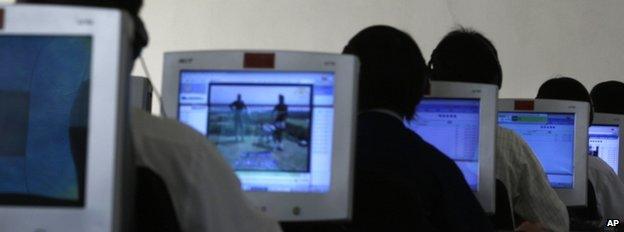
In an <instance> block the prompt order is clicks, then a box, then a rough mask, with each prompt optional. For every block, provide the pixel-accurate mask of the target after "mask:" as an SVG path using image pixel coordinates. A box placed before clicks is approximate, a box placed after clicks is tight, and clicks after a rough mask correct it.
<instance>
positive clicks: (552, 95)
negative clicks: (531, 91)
mask: <svg viewBox="0 0 624 232" xmlns="http://www.w3.org/2000/svg"><path fill="white" fill-rule="evenodd" d="M535 98H537V99H555V100H569V101H581V102H587V103H589V106H590V107H589V109H590V110H589V120H590V122H591V121H592V120H593V118H594V114H593V110H592V101H591V97H589V91H587V88H585V86H584V85H583V84H582V83H581V82H579V81H577V80H576V79H574V78H571V77H556V78H552V79H550V80H547V81H546V82H544V83H543V84H542V86H540V88H539V90H538V91H537V96H536V97H535Z"/></svg>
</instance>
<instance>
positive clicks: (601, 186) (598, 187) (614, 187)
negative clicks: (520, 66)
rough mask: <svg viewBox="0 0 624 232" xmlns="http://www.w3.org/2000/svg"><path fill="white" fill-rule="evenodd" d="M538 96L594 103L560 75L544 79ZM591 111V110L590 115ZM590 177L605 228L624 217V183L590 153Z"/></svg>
mask: <svg viewBox="0 0 624 232" xmlns="http://www.w3.org/2000/svg"><path fill="white" fill-rule="evenodd" d="M536 98H537V99H557V100H570V101H582V102H588V103H590V105H591V104H592V102H591V97H590V96H589V92H588V91H587V89H586V88H585V86H583V84H581V83H580V82H579V81H577V80H575V79H572V78H569V77H558V78H553V79H550V80H548V81H546V82H544V83H543V84H542V85H541V86H540V88H539V91H538V93H537V97H536ZM590 110H591V107H590ZM592 114H593V113H592V112H590V118H592V117H591V115H592ZM590 121H591V119H590ZM587 179H588V180H589V183H590V184H591V186H593V190H594V193H595V196H596V199H595V200H596V208H597V210H598V214H600V215H599V216H600V217H601V222H600V227H605V225H606V220H608V219H619V220H622V219H624V207H622V206H624V184H623V183H622V182H621V181H620V178H619V177H618V176H617V174H615V172H614V171H613V169H611V167H609V165H608V164H607V163H605V162H604V161H603V160H602V159H600V158H599V157H596V156H588V158H587ZM588 200H589V199H588Z"/></svg>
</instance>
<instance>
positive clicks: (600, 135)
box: [589, 125, 620, 174]
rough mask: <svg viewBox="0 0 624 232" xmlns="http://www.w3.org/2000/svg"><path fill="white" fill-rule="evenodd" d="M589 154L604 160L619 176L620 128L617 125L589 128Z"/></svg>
mask: <svg viewBox="0 0 624 232" xmlns="http://www.w3.org/2000/svg"><path fill="white" fill-rule="evenodd" d="M589 154H590V155H593V156H598V157H600V159H602V160H604V161H605V162H606V163H607V164H608V165H609V166H610V167H611V168H612V169H613V171H615V173H616V174H618V171H619V170H618V169H619V158H620V128H619V126H617V125H592V126H590V127H589Z"/></svg>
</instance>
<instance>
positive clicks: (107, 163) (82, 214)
mask: <svg viewBox="0 0 624 232" xmlns="http://www.w3.org/2000/svg"><path fill="white" fill-rule="evenodd" d="M0 9H4V16H5V20H4V28H0V36H9V35H15V36H89V37H91V38H92V54H91V57H92V58H91V60H92V63H91V73H90V75H91V78H90V94H89V95H90V97H89V122H88V125H89V129H88V133H87V159H86V168H85V170H86V171H85V186H84V188H85V198H84V206H82V207H66V206H10V205H0V230H1V231H39V230H45V231H76V232H78V231H119V230H121V229H122V228H125V227H126V225H123V224H126V223H124V222H125V221H126V219H124V218H123V217H125V216H122V215H126V214H125V213H124V212H126V210H127V209H123V207H122V205H124V203H127V202H126V200H127V198H125V197H123V196H126V193H124V190H125V188H126V187H125V186H128V185H129V183H128V182H127V181H126V179H127V178H122V172H124V171H123V170H128V168H129V167H131V165H132V163H131V161H130V160H129V158H127V157H124V156H123V155H122V154H123V153H124V152H125V151H126V149H127V146H126V145H127V144H126V142H127V140H126V137H125V134H126V133H125V129H126V128H127V127H126V126H125V123H127V121H126V119H127V111H126V110H125V109H126V107H127V105H126V104H127V102H126V101H125V96H126V90H127V89H126V88H127V82H126V80H127V76H126V77H124V74H125V75H127V74H128V73H129V72H130V67H131V66H130V65H129V62H128V61H129V60H130V55H131V54H130V52H129V49H127V48H129V46H130V45H129V44H130V43H129V41H130V40H131V35H132V33H131V31H132V30H133V29H132V24H131V23H130V18H129V16H127V15H126V14H124V13H122V12H121V11H118V10H113V9H103V8H88V7H70V6H53V5H29V4H17V5H8V4H0ZM122 195H123V196H122Z"/></svg>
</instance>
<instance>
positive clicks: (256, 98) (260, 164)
mask: <svg viewBox="0 0 624 232" xmlns="http://www.w3.org/2000/svg"><path fill="white" fill-rule="evenodd" d="M164 66H165V71H164V78H163V102H164V109H165V112H166V114H167V115H168V116H169V117H172V118H177V119H178V120H179V121H181V122H183V123H185V124H187V125H189V126H191V127H193V128H195V129H196V130H197V131H199V132H200V133H202V134H204V135H205V136H206V137H207V138H208V139H209V140H210V141H212V142H213V143H214V144H215V145H216V146H217V148H218V150H219V151H220V153H221V154H222V155H223V156H224V157H225V159H226V161H228V162H229V164H230V165H231V166H232V168H233V169H234V170H235V171H236V174H237V176H238V177H239V179H240V180H241V183H242V188H243V190H244V191H245V192H246V195H247V196H248V198H249V199H250V200H251V201H252V203H253V204H254V205H255V206H256V207H258V208H259V209H261V210H262V211H264V212H266V213H267V214H268V215H270V216H273V217H275V218H277V219H279V220H282V221H306V220H348V219H349V218H350V212H351V191H352V179H353V177H352V168H353V167H352V159H353V151H354V150H353V146H354V129H355V110H356V104H354V103H355V102H356V77H357V69H358V65H357V60H356V58H355V57H353V56H347V55H337V54H323V53H307V52H284V51H276V52H260V51H255V52H253V51H252V52H245V51H196V52H172V53H166V54H165V65H164Z"/></svg>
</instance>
